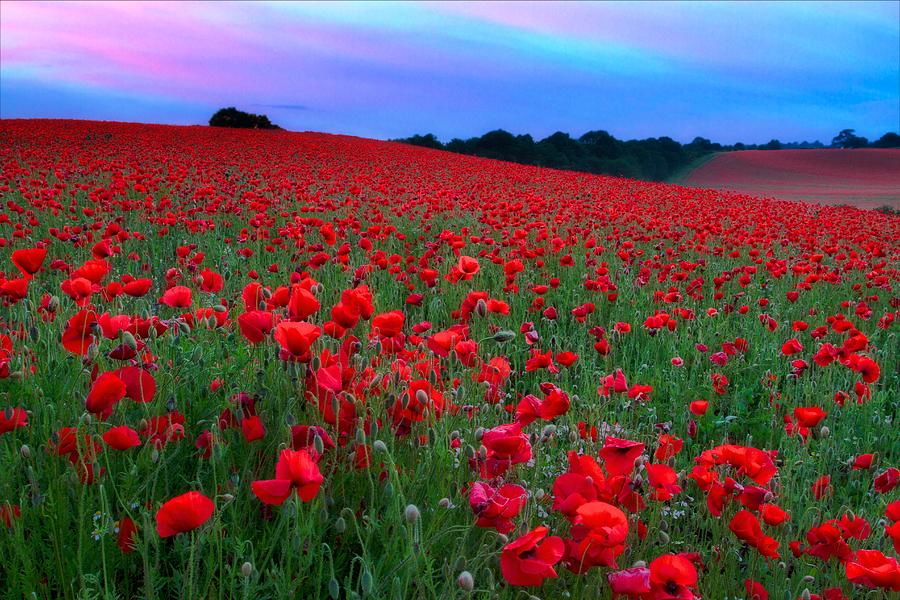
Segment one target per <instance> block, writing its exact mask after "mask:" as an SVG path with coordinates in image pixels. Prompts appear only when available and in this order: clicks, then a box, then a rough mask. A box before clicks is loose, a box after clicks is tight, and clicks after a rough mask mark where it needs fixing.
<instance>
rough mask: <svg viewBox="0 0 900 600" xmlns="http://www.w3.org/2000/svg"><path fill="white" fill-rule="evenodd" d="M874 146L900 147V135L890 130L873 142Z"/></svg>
mask: <svg viewBox="0 0 900 600" xmlns="http://www.w3.org/2000/svg"><path fill="white" fill-rule="evenodd" d="M872 147H873V148H900V135H897V134H896V133H893V132H888V133H886V134H884V135H883V136H881V137H880V138H878V139H877V140H875V141H874V142H872Z"/></svg>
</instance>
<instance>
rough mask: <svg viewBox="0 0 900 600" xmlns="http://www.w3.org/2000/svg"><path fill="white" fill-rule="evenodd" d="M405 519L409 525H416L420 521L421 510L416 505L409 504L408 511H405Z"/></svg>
mask: <svg viewBox="0 0 900 600" xmlns="http://www.w3.org/2000/svg"><path fill="white" fill-rule="evenodd" d="M403 518H404V519H406V522H407V523H410V524H412V523H415V522H416V521H418V520H419V508H418V507H417V506H416V505H415V504H407V505H406V510H404V511H403Z"/></svg>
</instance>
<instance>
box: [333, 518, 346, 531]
mask: <svg viewBox="0 0 900 600" xmlns="http://www.w3.org/2000/svg"><path fill="white" fill-rule="evenodd" d="M334 530H335V531H336V532H338V533H344V532H345V531H347V521H345V520H344V517H338V518H337V520H336V521H335V522H334Z"/></svg>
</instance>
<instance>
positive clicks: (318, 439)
mask: <svg viewBox="0 0 900 600" xmlns="http://www.w3.org/2000/svg"><path fill="white" fill-rule="evenodd" d="M313 448H315V449H316V452H318V453H319V454H324V453H325V442H324V441H323V440H322V436H320V435H319V434H316V436H315V437H314V438H313Z"/></svg>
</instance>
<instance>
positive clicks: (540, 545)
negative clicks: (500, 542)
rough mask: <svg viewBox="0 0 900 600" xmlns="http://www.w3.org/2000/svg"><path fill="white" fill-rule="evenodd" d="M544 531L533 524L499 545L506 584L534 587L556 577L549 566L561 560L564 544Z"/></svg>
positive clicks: (543, 528) (501, 568)
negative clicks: (517, 535)
mask: <svg viewBox="0 0 900 600" xmlns="http://www.w3.org/2000/svg"><path fill="white" fill-rule="evenodd" d="M548 531H549V529H547V528H546V527H537V528H535V529H532V530H531V531H529V532H528V533H526V534H525V535H523V536H522V537H520V538H518V539H516V540H514V541H512V542H510V543H508V544H507V545H506V546H504V547H503V551H502V552H501V553H500V572H501V573H502V574H503V578H504V579H505V580H506V582H507V583H508V584H510V585H529V586H534V585H541V584H542V583H544V580H545V579H548V578H554V577H557V574H556V571H555V570H554V569H553V565H555V564H556V563H558V562H559V561H560V559H562V556H563V553H564V551H565V546H564V544H563V541H562V540H561V539H560V538H558V537H556V536H550V537H547V532H548ZM545 537H546V539H544V538H545ZM541 540H543V541H541Z"/></svg>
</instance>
